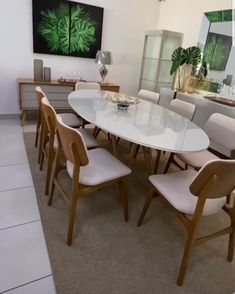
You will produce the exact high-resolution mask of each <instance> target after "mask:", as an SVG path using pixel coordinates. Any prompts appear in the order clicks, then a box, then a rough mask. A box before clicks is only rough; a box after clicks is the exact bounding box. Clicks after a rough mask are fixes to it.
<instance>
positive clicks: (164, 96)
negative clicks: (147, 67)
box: [158, 88, 176, 107]
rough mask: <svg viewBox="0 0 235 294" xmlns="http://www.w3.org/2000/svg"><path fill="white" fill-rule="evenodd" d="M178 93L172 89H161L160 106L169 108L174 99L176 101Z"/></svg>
mask: <svg viewBox="0 0 235 294" xmlns="http://www.w3.org/2000/svg"><path fill="white" fill-rule="evenodd" d="M175 95H176V92H175V91H173V90H172V89H170V88H160V90H159V101H158V104H159V105H161V106H164V107H168V106H169V104H170V102H171V101H172V99H174V97H175Z"/></svg>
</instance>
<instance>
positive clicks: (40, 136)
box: [35, 87, 83, 170]
mask: <svg viewBox="0 0 235 294" xmlns="http://www.w3.org/2000/svg"><path fill="white" fill-rule="evenodd" d="M35 90H36V96H37V101H38V116H37V126H36V138H35V147H37V146H38V145H39V150H38V163H39V164H40V170H41V169H42V166H43V148H45V146H46V144H47V142H48V130H47V124H46V121H45V119H44V117H43V113H42V106H41V100H42V98H43V97H46V94H45V93H44V92H43V90H42V89H41V87H36V88H35ZM60 115H61V116H62V118H63V121H64V122H65V123H66V124H68V125H69V126H71V127H81V126H82V124H83V121H82V120H81V119H79V118H78V117H77V116H76V115H75V114H74V113H72V112H68V113H60Z"/></svg>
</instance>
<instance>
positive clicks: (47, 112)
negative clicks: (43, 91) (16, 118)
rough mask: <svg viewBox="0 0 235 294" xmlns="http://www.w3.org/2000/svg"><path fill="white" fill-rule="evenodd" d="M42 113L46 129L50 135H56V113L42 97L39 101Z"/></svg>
mask: <svg viewBox="0 0 235 294" xmlns="http://www.w3.org/2000/svg"><path fill="white" fill-rule="evenodd" d="M41 103H42V112H43V115H44V117H45V120H46V124H47V128H48V130H49V132H50V134H53V135H55V133H56V127H57V126H56V112H55V110H54V108H53V107H52V106H51V105H50V103H49V101H48V99H47V98H46V97H43V98H42V100H41Z"/></svg>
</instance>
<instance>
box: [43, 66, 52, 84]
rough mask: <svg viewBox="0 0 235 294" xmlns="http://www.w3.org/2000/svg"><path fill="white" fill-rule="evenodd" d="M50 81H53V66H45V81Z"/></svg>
mask: <svg viewBox="0 0 235 294" xmlns="http://www.w3.org/2000/svg"><path fill="white" fill-rule="evenodd" d="M50 81H51V68H50V67H44V82H50Z"/></svg>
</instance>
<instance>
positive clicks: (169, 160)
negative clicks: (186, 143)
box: [164, 152, 174, 174]
mask: <svg viewBox="0 0 235 294" xmlns="http://www.w3.org/2000/svg"><path fill="white" fill-rule="evenodd" d="M173 157H174V153H173V152H171V154H170V156H169V158H168V160H167V163H166V167H165V170H164V174H166V173H167V172H168V169H169V167H170V165H171V163H172V160H173Z"/></svg>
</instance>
